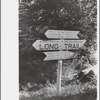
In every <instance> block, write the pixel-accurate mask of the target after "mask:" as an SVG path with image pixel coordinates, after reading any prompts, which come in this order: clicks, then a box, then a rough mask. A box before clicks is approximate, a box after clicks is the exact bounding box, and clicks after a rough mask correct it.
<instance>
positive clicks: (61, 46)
mask: <svg viewBox="0 0 100 100" xmlns="http://www.w3.org/2000/svg"><path fill="white" fill-rule="evenodd" d="M84 43H85V40H36V42H35V43H34V44H33V47H34V48H35V49H36V50H40V51H42V50H76V49H79V48H80V47H82V45H83V44H84Z"/></svg>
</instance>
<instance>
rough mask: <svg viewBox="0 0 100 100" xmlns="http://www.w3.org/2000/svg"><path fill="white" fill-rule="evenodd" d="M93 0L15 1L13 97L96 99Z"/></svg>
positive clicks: (95, 14) (95, 1)
mask: <svg viewBox="0 0 100 100" xmlns="http://www.w3.org/2000/svg"><path fill="white" fill-rule="evenodd" d="M97 4H98V0H19V1H18V6H19V10H18V15H19V19H18V22H19V26H18V37H19V42H18V43H19V44H18V45H19V51H18V54H19V58H18V59H19V66H18V67H19V83H18V85H19V86H18V87H19V100H98V77H99V76H98V75H99V74H98V69H99V66H98V63H99V62H98V55H99V54H98V46H99V45H98V41H99V40H98V34H99V33H98V28H97V26H98V18H97V17H98V7H97Z"/></svg>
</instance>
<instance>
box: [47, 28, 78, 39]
mask: <svg viewBox="0 0 100 100" xmlns="http://www.w3.org/2000/svg"><path fill="white" fill-rule="evenodd" d="M78 33H79V31H64V30H63V31H62V30H47V31H46V32H45V35H46V36H47V38H55V39H58V38H66V39H78V36H77V34H78Z"/></svg>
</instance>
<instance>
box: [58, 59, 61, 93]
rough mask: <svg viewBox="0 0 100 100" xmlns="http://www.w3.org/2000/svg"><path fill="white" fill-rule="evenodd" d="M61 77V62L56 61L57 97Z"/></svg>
mask: <svg viewBox="0 0 100 100" xmlns="http://www.w3.org/2000/svg"><path fill="white" fill-rule="evenodd" d="M61 76H62V60H58V70H57V95H59V94H60V91H61Z"/></svg>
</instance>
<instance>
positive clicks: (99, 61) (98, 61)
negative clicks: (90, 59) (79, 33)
mask: <svg viewBox="0 0 100 100" xmlns="http://www.w3.org/2000/svg"><path fill="white" fill-rule="evenodd" d="M99 4H100V3H99V0H97V66H98V67H97V68H98V69H97V71H98V76H97V100H99V84H100V83H99V71H100V69H99V63H100V60H99V50H100V49H99V39H100V37H99V28H100V27H99V23H100V22H99V18H100V16H99V13H100V12H99Z"/></svg>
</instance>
